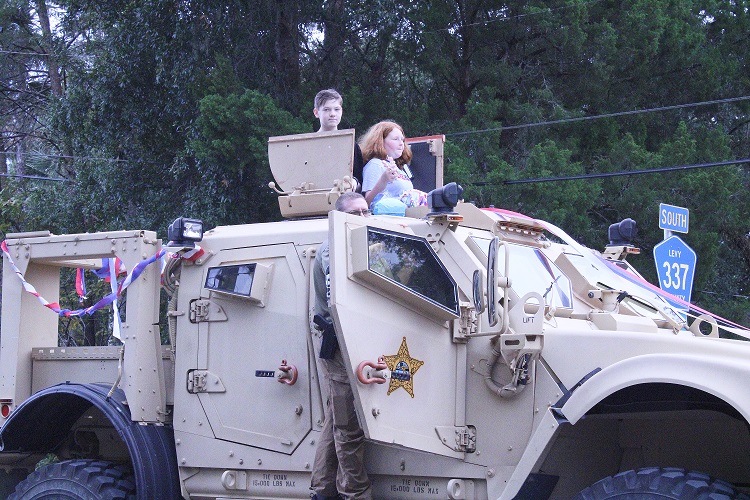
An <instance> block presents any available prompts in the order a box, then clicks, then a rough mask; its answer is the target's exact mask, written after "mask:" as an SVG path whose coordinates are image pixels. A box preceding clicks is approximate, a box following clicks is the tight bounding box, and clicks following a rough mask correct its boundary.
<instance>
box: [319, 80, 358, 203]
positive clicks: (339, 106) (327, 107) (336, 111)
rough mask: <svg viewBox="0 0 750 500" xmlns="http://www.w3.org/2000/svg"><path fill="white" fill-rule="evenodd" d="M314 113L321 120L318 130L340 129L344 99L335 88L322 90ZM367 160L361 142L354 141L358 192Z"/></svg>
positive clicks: (353, 166) (353, 171)
mask: <svg viewBox="0 0 750 500" xmlns="http://www.w3.org/2000/svg"><path fill="white" fill-rule="evenodd" d="M313 114H314V115H315V118H317V119H318V120H320V128H319V129H318V132H333V131H334V130H338V129H339V123H341V116H342V115H343V114H344V99H343V98H342V97H341V94H339V93H338V92H337V91H336V90H334V89H325V90H321V91H320V92H318V93H317V95H316V96H315V102H314V108H313ZM364 165H365V162H364V160H363V159H362V150H361V149H359V144H357V143H356V142H355V143H354V164H353V165H352V174H353V175H354V178H355V179H357V192H359V190H360V188H361V186H362V168H363V167H364Z"/></svg>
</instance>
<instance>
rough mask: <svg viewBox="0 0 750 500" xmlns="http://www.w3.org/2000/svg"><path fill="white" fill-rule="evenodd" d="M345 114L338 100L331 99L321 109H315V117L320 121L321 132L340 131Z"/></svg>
mask: <svg viewBox="0 0 750 500" xmlns="http://www.w3.org/2000/svg"><path fill="white" fill-rule="evenodd" d="M343 112H344V110H343V108H342V107H341V102H339V101H338V100H337V99H329V100H328V101H326V102H324V103H323V104H322V105H321V106H320V107H319V108H315V109H313V113H315V116H316V117H317V118H318V120H320V131H321V132H330V131H331V130H338V127H339V123H340V122H341V115H342V114H343Z"/></svg>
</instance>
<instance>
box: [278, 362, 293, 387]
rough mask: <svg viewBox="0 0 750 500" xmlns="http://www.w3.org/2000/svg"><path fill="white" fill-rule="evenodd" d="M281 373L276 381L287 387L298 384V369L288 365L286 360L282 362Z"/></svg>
mask: <svg viewBox="0 0 750 500" xmlns="http://www.w3.org/2000/svg"><path fill="white" fill-rule="evenodd" d="M279 370H280V371H281V373H279V374H278V375H277V377H276V380H278V381H279V382H281V383H282V384H286V385H294V384H296V383H297V375H298V373H297V367H296V366H294V365H287V364H286V360H285V359H282V360H281V366H279Z"/></svg>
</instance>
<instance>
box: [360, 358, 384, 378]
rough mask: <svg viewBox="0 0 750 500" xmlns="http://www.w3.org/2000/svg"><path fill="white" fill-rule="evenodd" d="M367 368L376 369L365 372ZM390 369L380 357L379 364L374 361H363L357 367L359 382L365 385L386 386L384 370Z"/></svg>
mask: <svg viewBox="0 0 750 500" xmlns="http://www.w3.org/2000/svg"><path fill="white" fill-rule="evenodd" d="M367 368H374V370H367V373H365V370H366V369H367ZM387 369H388V365H386V364H385V358H384V357H383V356H380V357H379V358H378V362H377V363H373V362H372V361H362V362H361V363H360V364H359V366H357V380H359V381H360V382H361V383H363V384H365V385H370V384H385V382H386V378H385V373H384V370H387Z"/></svg>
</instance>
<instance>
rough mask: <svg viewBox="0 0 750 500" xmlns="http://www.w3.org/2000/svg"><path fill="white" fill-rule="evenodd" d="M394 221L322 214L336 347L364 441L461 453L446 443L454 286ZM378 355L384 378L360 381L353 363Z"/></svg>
mask: <svg viewBox="0 0 750 500" xmlns="http://www.w3.org/2000/svg"><path fill="white" fill-rule="evenodd" d="M398 220H399V219H398V218H396V217H394V218H388V219H385V220H382V219H380V220H375V218H373V217H370V218H364V217H357V216H352V215H348V214H345V213H341V212H331V214H330V215H329V224H330V226H329V238H330V248H331V304H332V310H333V316H334V321H335V324H336V328H337V335H338V338H339V345H340V347H341V349H342V354H343V357H344V361H345V363H346V365H347V368H348V369H349V378H350V382H351V384H352V387H353V389H354V394H355V400H356V404H357V411H358V413H359V415H360V421H361V422H362V425H363V428H364V430H365V434H366V435H367V437H368V438H369V439H372V440H375V441H380V442H383V443H389V444H391V443H393V444H399V445H403V446H406V447H409V448H414V449H419V450H424V451H428V452H431V453H437V454H441V455H446V456H450V457H457V458H462V457H463V452H461V451H458V450H456V449H454V448H455V447H453V446H452V444H453V443H451V441H455V439H454V438H455V436H454V435H452V434H455V432H456V431H454V429H456V422H457V420H460V418H459V419H457V412H459V411H463V409H457V393H458V392H459V391H457V387H463V386H462V385H460V384H459V385H457V381H456V378H457V377H456V373H457V366H461V364H460V363H459V362H458V357H459V353H458V349H459V348H458V347H457V346H456V345H455V344H454V343H453V342H452V336H451V331H450V324H451V320H452V319H454V318H456V317H458V313H459V308H458V290H457V287H456V284H455V282H454V280H453V278H452V277H451V276H450V275H449V274H448V273H447V271H446V270H445V267H444V266H443V265H442V263H441V262H440V260H439V258H438V256H437V255H436V254H435V252H434V251H433V250H432V248H431V246H430V244H429V243H428V242H427V241H426V240H425V239H424V238H421V237H418V236H415V235H414V233H413V231H411V230H410V229H409V228H408V227H406V226H402V225H399V224H398ZM464 356H465V355H464ZM381 357H382V359H383V361H384V362H385V364H386V365H387V366H388V369H389V370H390V372H391V378H390V379H388V380H387V382H386V383H384V384H369V385H367V384H364V383H362V382H361V381H360V380H359V379H358V377H357V371H358V367H360V365H361V364H362V363H366V362H370V363H373V364H375V363H377V361H378V358H381ZM461 376H463V372H462V375H461ZM446 433H447V435H448V436H450V438H448V440H447V441H448V442H447V443H443V442H442V439H443V438H444V437H445V436H446Z"/></svg>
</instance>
